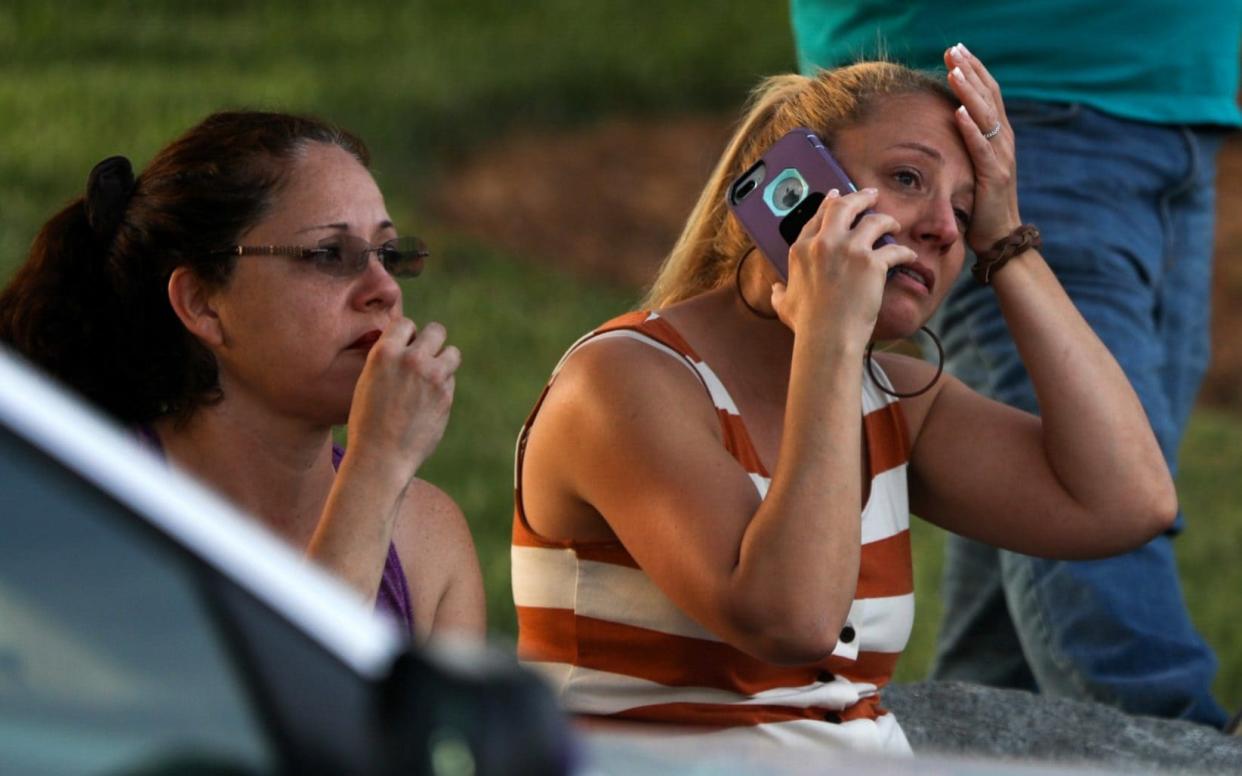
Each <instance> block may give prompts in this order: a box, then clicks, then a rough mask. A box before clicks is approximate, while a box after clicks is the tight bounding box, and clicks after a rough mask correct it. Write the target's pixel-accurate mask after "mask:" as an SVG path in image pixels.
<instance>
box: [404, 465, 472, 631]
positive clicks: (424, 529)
mask: <svg viewBox="0 0 1242 776" xmlns="http://www.w3.org/2000/svg"><path fill="white" fill-rule="evenodd" d="M393 543H394V544H395V545H396V547H397V554H398V555H399V556H400V557H401V561H402V565H403V567H404V568H405V575H406V580H407V581H408V583H409V588H410V598H411V603H412V605H413V608H414V626H415V632H416V635H417V637H418V638H419V640H420V641H424V640H426V639H428V638H434V637H440V636H444V635H464V636H467V637H469V638H472V639H481V638H482V637H483V634H484V632H485V630H486V627H487V615H486V611H485V609H486V607H485V605H484V598H483V577H482V574H481V573H480V571H479V559H478V555H477V553H476V552H475V547H474V540H473V539H472V538H471V536H470V529H469V527H468V526H467V525H466V519H465V516H464V515H462V512H461V509H460V508H459V507H458V506H457V504H456V502H454V501H453V499H452V498H450V497H449V496H448V494H446V493H445V492H444V491H442V490H440V489H439V488H437V487H435V486H434V485H431V484H429V483H427V482H424V481H422V480H418V479H416V480H414V482H413V483H412V484H411V486H410V488H409V492H408V494H407V496H406V499H405V506H404V509H403V510H402V515H401V517H400V518H399V519H398V520H397V523H396V526H395V528H394V530H393Z"/></svg>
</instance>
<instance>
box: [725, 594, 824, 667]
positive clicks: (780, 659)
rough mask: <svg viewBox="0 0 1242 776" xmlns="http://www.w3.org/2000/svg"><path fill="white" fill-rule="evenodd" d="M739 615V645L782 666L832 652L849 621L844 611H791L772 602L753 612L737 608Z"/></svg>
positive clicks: (736, 628)
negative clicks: (745, 611) (834, 613)
mask: <svg viewBox="0 0 1242 776" xmlns="http://www.w3.org/2000/svg"><path fill="white" fill-rule="evenodd" d="M735 615H736V616H735V617H734V618H733V620H734V627H733V632H734V634H735V639H736V643H735V646H737V647H738V648H739V649H741V650H742V651H743V652H746V653H748V654H750V655H751V656H753V657H756V658H758V659H760V660H762V661H764V662H765V663H771V664H773V665H782V666H791V665H806V664H808V663H815V662H818V661H820V660H822V659H824V658H825V657H827V656H828V655H830V654H832V651H833V650H834V649H836V646H837V637H838V636H839V634H840V632H841V624H842V623H844V622H845V612H844V611H842V613H841V616H840V617H839V618H836V617H834V616H832V615H828V616H825V612H824V611H823V609H820V610H819V611H817V612H811V611H807V612H791V611H789V609H788V608H783V607H773V606H769V607H767V608H766V609H764V610H760V611H755V612H753V613H750V614H747V613H744V612H737V611H736V610H735ZM834 621H837V624H836V626H835V627H834V626H833V622H834Z"/></svg>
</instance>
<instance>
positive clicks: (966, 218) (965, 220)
mask: <svg viewBox="0 0 1242 776" xmlns="http://www.w3.org/2000/svg"><path fill="white" fill-rule="evenodd" d="M953 215H955V216H957V220H958V222H960V223H961V225H962V226H963V227H969V226H970V213H967V212H966V211H965V210H962V209H961V208H956V209H954V211H953Z"/></svg>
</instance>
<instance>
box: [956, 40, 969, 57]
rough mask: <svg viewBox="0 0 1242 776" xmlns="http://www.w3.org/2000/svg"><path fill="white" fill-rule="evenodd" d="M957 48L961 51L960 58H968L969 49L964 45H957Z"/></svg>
mask: <svg viewBox="0 0 1242 776" xmlns="http://www.w3.org/2000/svg"><path fill="white" fill-rule="evenodd" d="M957 47H958V48H960V49H961V50H962V56H970V49H968V48H966V44H965V43H959V44H957Z"/></svg>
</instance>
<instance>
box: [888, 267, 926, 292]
mask: <svg viewBox="0 0 1242 776" xmlns="http://www.w3.org/2000/svg"><path fill="white" fill-rule="evenodd" d="M898 278H900V279H902V280H904V281H906V282H908V283H910V284H911V285H913V286H920V287H921V290H922V291H923V292H924V293H931V290H932V286H933V285H934V283H935V281H934V280H932V278H931V273H929V272H926V271H925V270H924V269H923V268H922V267H919V266H917V265H908V264H901V265H898V266H896V267H894V268H893V272H892V275H891V276H890V279H893V280H896V279H898Z"/></svg>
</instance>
